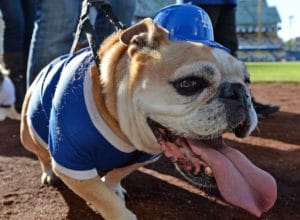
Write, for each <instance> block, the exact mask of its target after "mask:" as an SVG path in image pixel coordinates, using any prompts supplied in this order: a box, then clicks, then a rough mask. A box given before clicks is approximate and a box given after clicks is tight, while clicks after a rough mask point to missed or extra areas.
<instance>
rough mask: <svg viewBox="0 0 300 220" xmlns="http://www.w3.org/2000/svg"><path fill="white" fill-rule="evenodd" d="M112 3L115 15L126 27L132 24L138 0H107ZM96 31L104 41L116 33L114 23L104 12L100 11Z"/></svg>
mask: <svg viewBox="0 0 300 220" xmlns="http://www.w3.org/2000/svg"><path fill="white" fill-rule="evenodd" d="M107 2H108V3H110V5H111V7H112V10H113V12H114V14H115V15H116V16H117V17H118V19H119V20H120V21H121V22H122V23H123V24H124V25H125V26H126V27H129V26H130V25H131V24H132V20H133V15H134V11H135V9H136V0H126V1H124V0H107ZM95 30H96V34H97V37H98V38H99V40H100V41H103V40H104V39H105V38H106V37H107V36H108V35H110V34H111V33H113V32H114V31H115V28H114V26H113V25H112V23H111V22H110V21H109V20H108V19H107V18H106V17H105V14H104V12H103V11H102V10H98V14H97V17H96V20H95Z"/></svg>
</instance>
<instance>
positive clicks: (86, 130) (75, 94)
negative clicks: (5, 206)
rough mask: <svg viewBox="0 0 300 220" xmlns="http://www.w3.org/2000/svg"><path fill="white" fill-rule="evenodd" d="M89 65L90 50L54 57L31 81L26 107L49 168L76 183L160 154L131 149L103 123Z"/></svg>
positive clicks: (92, 63) (90, 58) (90, 61)
mask: <svg viewBox="0 0 300 220" xmlns="http://www.w3.org/2000/svg"><path fill="white" fill-rule="evenodd" d="M93 66H95V62H94V60H93V56H92V53H91V51H90V49H88V48H86V49H82V50H80V51H78V52H77V53H75V54H74V55H72V56H67V55H66V56H62V57H60V58H57V59H56V60H54V61H53V62H52V63H50V64H49V65H48V66H46V67H45V68H44V69H43V70H42V71H41V73H40V74H39V75H38V77H37V78H36V80H35V81H34V82H33V83H34V85H33V88H35V89H34V90H33V91H32V97H31V99H30V102H29V107H28V124H29V126H30V127H31V128H32V130H33V131H34V132H35V133H36V135H37V136H38V138H39V141H40V142H41V143H42V144H43V145H44V146H45V147H47V148H48V147H49V150H50V153H51V156H52V163H53V166H54V167H55V168H56V169H58V170H59V171H60V172H62V173H63V174H65V175H67V176H70V177H72V178H75V179H88V178H92V177H95V176H97V170H98V171H102V172H106V171H109V170H111V169H113V168H118V167H124V166H128V165H130V164H134V163H140V162H145V161H148V160H154V159H156V158H157V157H158V156H159V154H158V155H152V154H147V153H144V152H140V151H137V150H135V149H134V148H133V147H132V146H129V145H127V144H126V143H125V142H124V141H122V140H121V139H120V138H119V137H118V136H117V135H116V134H114V133H113V131H112V130H111V129H110V128H109V127H108V126H107V124H106V123H105V122H104V121H103V119H102V118H101V116H100V114H99V113H98V111H97V108H96V105H95V103H94V100H93V96H92V81H91V73H90V68H91V67H93Z"/></svg>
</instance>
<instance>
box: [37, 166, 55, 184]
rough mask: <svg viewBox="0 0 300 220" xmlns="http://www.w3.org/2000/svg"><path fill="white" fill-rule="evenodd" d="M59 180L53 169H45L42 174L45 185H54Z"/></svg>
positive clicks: (42, 181)
mask: <svg viewBox="0 0 300 220" xmlns="http://www.w3.org/2000/svg"><path fill="white" fill-rule="evenodd" d="M56 180H57V177H56V175H55V174H54V173H53V171H52V170H51V169H49V170H46V171H43V174H42V176H41V183H42V184H44V185H53V184H54V183H55V182H56Z"/></svg>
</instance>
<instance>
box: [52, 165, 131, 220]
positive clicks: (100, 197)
mask: <svg viewBox="0 0 300 220" xmlns="http://www.w3.org/2000/svg"><path fill="white" fill-rule="evenodd" d="M54 172H55V174H56V175H57V176H59V177H60V179H61V180H62V181H63V182H64V183H65V184H66V185H67V186H68V187H69V188H70V189H72V190H73V191H74V192H75V193H76V194H78V195H79V196H80V197H81V198H82V199H84V200H85V201H87V202H89V203H91V204H92V205H93V206H94V207H95V208H96V209H97V210H98V211H99V212H100V213H101V215H102V216H103V217H104V218H105V219H109V220H110V219H111V220H125V219H126V220H129V219H130V220H133V219H136V216H135V215H134V214H133V213H132V212H131V211H130V210H129V209H127V208H126V206H125V202H124V201H123V200H122V199H120V198H119V197H118V196H117V195H116V194H115V193H114V192H113V191H111V190H110V189H109V188H108V187H107V186H106V185H105V184H104V183H103V182H102V181H101V179H100V177H99V176H97V177H95V178H92V179H88V180H76V179H73V178H70V177H68V176H66V175H64V174H62V173H61V172H59V171H58V170H56V169H54Z"/></svg>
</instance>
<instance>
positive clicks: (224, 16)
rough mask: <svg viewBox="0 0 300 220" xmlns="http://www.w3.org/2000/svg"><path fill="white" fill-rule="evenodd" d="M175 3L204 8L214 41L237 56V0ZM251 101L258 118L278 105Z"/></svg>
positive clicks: (185, 0)
mask: <svg viewBox="0 0 300 220" xmlns="http://www.w3.org/2000/svg"><path fill="white" fill-rule="evenodd" d="M177 3H191V4H194V5H197V6H199V7H201V8H202V9H204V10H205V11H206V12H207V14H208V15H209V17H210V19H211V22H212V25H213V29H214V38H215V41H216V42H218V43H220V44H222V45H224V46H225V47H227V48H229V49H230V50H231V54H232V55H233V56H234V57H237V50H238V38H237V32H236V16H235V15H236V13H235V12H236V6H237V0H177ZM249 83H250V82H249ZM252 102H253V106H254V108H255V111H256V113H257V116H258V117H259V118H264V117H267V116H268V115H270V114H273V113H275V112H277V111H278V110H279V106H278V105H272V104H262V103H259V102H257V101H256V100H255V99H254V98H253V96H252Z"/></svg>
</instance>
